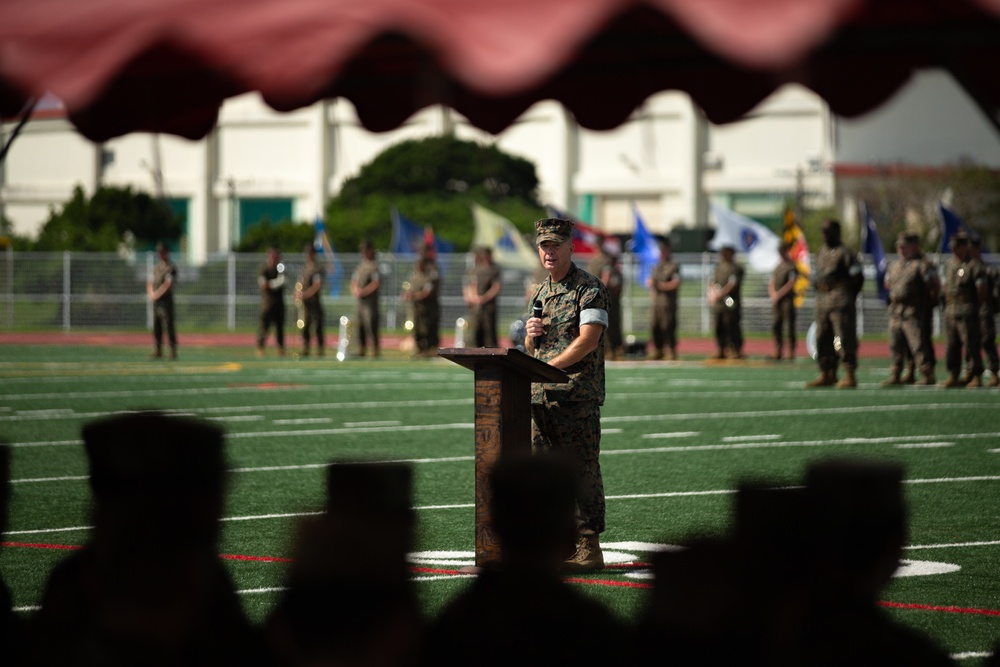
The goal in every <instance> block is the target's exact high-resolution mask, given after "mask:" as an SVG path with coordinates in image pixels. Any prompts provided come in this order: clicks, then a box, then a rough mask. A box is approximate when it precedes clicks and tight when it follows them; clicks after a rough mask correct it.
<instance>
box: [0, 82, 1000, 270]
mask: <svg viewBox="0 0 1000 667" xmlns="http://www.w3.org/2000/svg"><path fill="white" fill-rule="evenodd" d="M13 127H14V124H13V123H7V124H5V125H3V127H2V129H3V137H4V138H6V137H7V136H9V134H10V132H11V131H12V129H13ZM443 132H454V133H455V135H456V136H458V137H459V138H462V139H471V140H475V141H482V142H496V143H497V144H498V145H499V147H500V148H501V149H503V150H504V151H506V152H509V153H512V154H516V155H520V156H522V157H525V158H527V159H529V160H531V161H532V162H534V163H535V165H536V166H537V170H538V175H539V178H540V180H541V186H540V193H539V194H540V197H539V198H540V200H541V201H542V202H543V203H548V204H552V205H555V206H557V207H559V208H562V209H565V210H569V211H572V212H574V213H576V214H578V215H580V216H581V217H582V218H583V219H588V220H590V221H592V222H593V223H594V224H596V225H598V226H599V227H601V228H603V229H604V230H605V231H608V232H611V233H623V234H628V233H631V231H632V229H633V220H632V213H631V207H632V204H633V202H634V203H635V204H636V205H637V206H638V208H639V210H640V211H641V212H642V215H643V219H644V221H645V222H646V224H647V226H648V227H649V228H650V229H651V231H653V232H654V233H666V232H669V231H672V230H677V229H685V228H690V229H699V228H701V229H703V228H706V227H707V226H708V224H709V223H708V220H707V213H706V211H707V204H708V202H709V201H710V200H711V201H715V202H718V203H720V204H723V205H727V206H729V207H730V208H733V209H735V210H737V211H739V212H741V213H744V214H746V215H749V216H751V217H754V218H756V219H758V220H762V221H764V222H770V223H774V222H776V221H777V220H779V219H780V217H781V214H782V211H783V206H784V203H785V201H787V200H788V199H789V198H794V197H801V198H803V199H804V201H805V203H806V204H807V205H809V206H824V205H835V206H838V207H841V208H842V210H843V211H844V214H845V218H846V219H848V220H850V219H851V218H852V217H853V214H852V211H853V206H852V205H851V204H852V203H853V202H849V201H838V200H837V198H838V196H839V195H838V194H837V188H836V185H837V182H836V179H837V173H838V168H839V167H840V166H844V165H849V166H850V167H851V168H852V170H853V173H857V170H858V168H859V166H860V167H861V168H864V167H865V166H866V165H867V166H868V167H869V168H872V167H874V166H875V165H879V164H891V163H898V162H905V163H909V164H913V165H920V166H936V165H945V164H949V163H954V162H956V161H958V160H961V159H971V160H973V161H975V162H977V163H979V164H985V165H989V166H994V167H998V168H1000V133H998V131H997V130H996V128H995V127H993V126H992V125H990V124H989V123H988V122H987V121H986V120H985V118H984V117H983V115H982V114H981V113H980V111H979V110H978V109H977V108H976V107H975V105H974V104H973V102H972V101H971V100H970V99H969V98H968V96H967V95H966V93H965V92H964V91H963V90H962V89H961V88H960V87H959V86H958V85H957V84H956V83H955V82H954V81H953V80H952V79H951V77H950V76H949V75H947V74H945V73H943V72H939V71H929V72H925V73H921V74H920V75H918V76H916V77H914V79H913V81H911V83H910V84H909V85H908V86H906V87H905V88H903V89H902V90H901V91H900V92H899V93H898V94H897V95H896V96H895V97H894V98H893V99H892V100H890V101H889V102H888V103H887V104H886V105H884V106H883V107H881V108H879V109H877V110H876V111H874V112H872V113H870V114H868V115H866V116H865V117H863V118H859V119H852V120H848V119H843V118H838V117H835V116H833V115H832V114H831V113H830V111H829V109H828V107H827V106H826V104H825V103H824V102H823V100H822V99H821V98H819V97H818V96H816V95H815V94H813V93H812V92H810V91H808V90H807V89H805V88H802V87H798V86H787V87H785V88H782V89H781V90H779V91H777V92H776V93H775V94H774V95H772V96H771V97H770V98H768V99H767V100H765V101H764V102H762V103H761V104H760V105H759V106H758V108H756V109H754V110H753V111H752V112H751V113H750V114H749V115H748V116H747V117H746V118H745V119H743V120H741V121H739V122H736V123H732V124H728V125H722V126H718V125H712V124H710V123H708V122H707V121H705V119H704V118H703V116H702V115H701V113H700V112H699V111H698V110H697V108H696V107H695V106H694V104H693V103H692V101H691V99H690V98H689V97H688V96H687V95H686V94H683V93H677V92H665V93H660V94H657V95H654V96H652V97H651V98H649V100H647V102H646V103H645V104H644V105H643V106H642V107H641V108H639V109H637V110H636V112H635V113H634V114H633V115H632V117H631V118H630V119H629V120H628V121H627V122H626V123H624V124H623V125H621V126H620V127H618V128H616V129H614V130H610V131H606V132H595V131H591V130H586V129H582V128H580V127H578V126H577V125H576V124H575V123H574V122H573V120H572V117H571V116H570V115H569V114H568V113H567V112H566V111H565V110H564V109H563V108H562V107H561V106H560V105H559V104H557V103H555V102H542V103H539V104H537V105H535V106H534V107H532V108H531V109H529V110H528V111H527V112H526V113H525V114H524V115H523V116H522V117H521V118H520V119H518V121H517V122H516V123H515V124H514V125H512V126H511V127H510V128H509V129H507V130H506V131H504V132H503V133H502V134H500V135H497V136H493V135H489V134H486V133H483V132H481V131H479V130H477V129H476V128H473V127H471V126H470V125H468V124H467V123H465V122H464V120H463V119H462V118H461V117H460V116H458V115H457V114H455V113H454V112H451V111H449V110H446V109H442V108H431V109H426V110H424V111H422V112H420V113H418V114H416V115H414V116H413V117H412V118H411V119H410V120H409V121H408V122H407V123H406V124H405V125H403V126H402V127H400V128H398V129H397V130H394V131H392V132H387V133H383V134H373V133H370V132H367V131H366V130H364V128H363V127H361V125H360V123H359V122H358V120H357V117H356V115H355V114H354V110H353V107H352V106H351V104H350V103H349V102H347V101H345V100H328V101H324V102H320V103H317V104H315V105H313V106H311V107H308V108H305V109H301V110H298V111H295V112H292V113H287V114H279V113H276V112H274V111H273V110H271V109H270V108H269V107H267V106H266V105H265V104H263V102H261V101H260V100H259V98H258V97H257V96H255V95H245V96H242V97H238V98H235V99H232V100H230V101H228V102H227V103H226V104H225V106H224V107H223V109H222V112H221V114H220V117H219V123H218V125H217V127H216V128H215V130H214V131H213V132H212V133H211V134H210V135H209V136H208V137H206V138H205V139H203V140H201V141H197V142H192V141H188V140H185V139H179V138H177V137H171V136H166V135H162V136H160V135H149V134H132V135H127V136H124V137H120V138H117V139H114V140H111V141H108V142H106V143H104V144H93V143H91V142H89V141H87V140H86V139H83V138H82V137H80V136H79V135H78V134H77V133H76V132H75V131H74V130H73V128H72V126H71V125H70V124H69V123H68V122H67V121H66V120H65V118H63V117H62V116H61V114H60V112H59V111H58V110H57V109H55V110H43V111H41V112H39V113H38V114H37V117H35V118H33V119H32V120H31V121H30V122H29V123H28V124H27V125H26V126H25V128H24V129H23V131H22V132H21V134H20V136H18V137H17V139H16V141H15V142H14V144H13V148H12V149H11V151H10V153H9V155H8V156H7V160H6V164H4V165H2V167H0V215H3V216H5V217H6V218H7V219H9V220H10V221H11V222H12V223H13V226H14V231H15V232H16V233H18V234H27V235H35V234H37V231H38V229H39V227H40V226H41V224H42V223H43V222H44V221H45V220H46V219H47V217H48V214H49V210H50V208H53V207H58V206H61V205H62V204H63V203H64V202H65V201H66V200H67V199H68V198H69V197H70V196H71V194H72V191H73V188H74V187H76V186H77V185H79V186H82V187H83V188H84V189H85V190H86V191H88V192H92V191H93V190H94V189H95V188H97V187H98V186H99V185H101V184H107V185H118V186H127V185H131V186H133V187H134V188H136V189H139V190H144V191H147V192H150V193H156V194H159V193H160V192H162V195H163V197H164V198H165V199H166V200H167V201H168V202H169V203H170V205H171V206H172V207H173V208H174V210H176V211H177V212H179V213H181V214H183V216H184V219H185V221H186V223H185V224H186V233H185V240H184V253H185V254H186V256H187V258H188V260H189V261H191V262H201V261H203V260H204V259H205V258H206V257H208V256H210V255H212V254H215V253H219V252H225V251H227V250H228V249H229V248H230V247H232V245H234V244H235V243H236V242H237V241H238V240H239V238H240V235H241V234H242V233H243V232H244V231H245V230H246V229H247V228H248V227H249V226H251V225H253V224H256V223H257V222H258V221H259V220H261V219H262V218H263V217H265V216H266V217H268V218H270V219H271V220H273V221H278V220H282V219H286V218H290V219H293V220H312V219H313V218H314V217H315V216H317V215H318V214H321V213H322V211H323V209H324V206H325V203H326V202H327V201H328V200H329V198H331V197H333V196H335V195H336V194H337V192H338V191H339V189H340V186H341V184H342V183H343V182H344V180H345V179H347V178H349V177H351V176H353V175H355V174H357V173H358V170H359V169H360V168H361V167H362V165H364V164H366V163H368V162H370V161H371V160H372V159H373V158H374V157H375V156H376V155H378V154H379V153H380V152H381V151H382V150H384V149H385V148H386V147H388V146H390V145H392V144H395V143H398V142H399V141H402V140H404V139H415V138H423V137H428V136H433V135H438V134H441V133H443ZM386 215H387V216H388V215H389V212H388V211H387V212H386ZM470 224H471V220H470Z"/></svg>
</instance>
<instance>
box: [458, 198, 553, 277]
mask: <svg viewBox="0 0 1000 667" xmlns="http://www.w3.org/2000/svg"><path fill="white" fill-rule="evenodd" d="M472 219H473V221H475V223H476V233H475V236H473V238H472V245H474V246H482V247H485V248H490V249H491V250H493V260H494V261H495V262H496V263H497V264H498V265H499V266H502V267H503V268H505V269H522V270H524V271H534V270H535V269H537V268H538V267H539V266H541V264H540V263H539V261H538V252H537V251H535V250H534V249H533V248H532V247H531V246H529V245H528V244H527V242H525V240H524V238H523V237H522V236H521V232H519V231H517V227H515V226H514V223H512V222H511V221H510V220H508V219H507V218H505V217H503V216H502V215H500V214H498V213H494V212H493V211H491V210H489V209H488V208H483V207H482V206H480V205H479V204H473V205H472Z"/></svg>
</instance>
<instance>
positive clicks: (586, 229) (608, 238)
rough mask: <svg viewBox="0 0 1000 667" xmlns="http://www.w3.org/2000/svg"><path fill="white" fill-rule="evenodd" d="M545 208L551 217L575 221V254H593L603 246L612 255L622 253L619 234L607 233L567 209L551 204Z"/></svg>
mask: <svg viewBox="0 0 1000 667" xmlns="http://www.w3.org/2000/svg"><path fill="white" fill-rule="evenodd" d="M545 208H546V210H547V211H548V213H549V217H550V218H563V219H565V220H572V221H573V254H574V255H581V256H587V255H593V254H594V253H596V252H597V250H598V248H602V247H603V248H604V249H605V250H607V251H608V252H609V253H611V254H612V255H619V254H621V251H622V244H621V241H619V240H618V237H617V236H614V235H611V234H605V233H604V232H602V231H601V230H599V229H598V228H597V227H593V226H591V225H588V224H586V223H584V222H580V220H579V219H578V218H576V217H575V216H572V215H570V214H569V213H567V212H566V211H562V210H560V209H558V208H556V207H555V206H551V205H550V206H546V207H545Z"/></svg>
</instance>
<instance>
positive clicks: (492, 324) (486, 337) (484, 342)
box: [467, 264, 500, 347]
mask: <svg viewBox="0 0 1000 667" xmlns="http://www.w3.org/2000/svg"><path fill="white" fill-rule="evenodd" d="M467 278H468V280H469V282H470V283H471V284H472V286H473V287H475V290H476V294H477V295H479V296H482V295H483V294H486V292H488V291H489V289H490V288H491V287H493V285H495V284H497V283H499V282H500V268H499V267H498V266H497V265H496V264H477V265H476V266H474V267H472V269H471V270H470V271H469V274H468V277H467ZM469 331H471V332H472V339H473V344H474V345H475V346H476V347H496V346H497V299H496V298H494V299H491V300H490V301H487V302H486V303H481V304H475V305H472V306H470V307H469Z"/></svg>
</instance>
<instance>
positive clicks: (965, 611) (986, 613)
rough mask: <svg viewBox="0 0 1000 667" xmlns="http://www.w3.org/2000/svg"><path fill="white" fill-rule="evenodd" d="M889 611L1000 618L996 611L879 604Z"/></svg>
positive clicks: (897, 603)
mask: <svg viewBox="0 0 1000 667" xmlns="http://www.w3.org/2000/svg"><path fill="white" fill-rule="evenodd" d="M879 605H880V606H882V607H889V608H890V609H912V610H915V611H940V612H944V613H946V614H974V615H977V616H1000V610H998V609H971V608H968V607H953V606H944V607H942V606H938V605H932V604H910V603H907V602H879Z"/></svg>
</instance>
